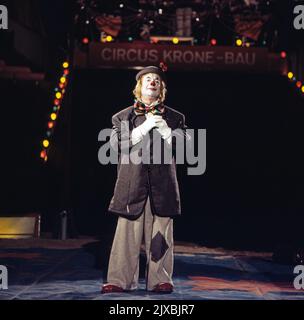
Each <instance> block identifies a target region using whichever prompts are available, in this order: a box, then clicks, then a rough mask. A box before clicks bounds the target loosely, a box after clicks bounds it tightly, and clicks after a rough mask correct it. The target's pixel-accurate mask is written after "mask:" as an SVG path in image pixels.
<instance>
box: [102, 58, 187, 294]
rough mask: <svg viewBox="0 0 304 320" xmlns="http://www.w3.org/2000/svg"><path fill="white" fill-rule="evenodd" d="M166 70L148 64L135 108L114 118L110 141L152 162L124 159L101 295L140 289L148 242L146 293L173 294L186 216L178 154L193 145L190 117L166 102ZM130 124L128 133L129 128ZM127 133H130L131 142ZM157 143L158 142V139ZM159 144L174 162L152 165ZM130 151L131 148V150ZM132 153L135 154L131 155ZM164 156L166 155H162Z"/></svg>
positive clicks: (111, 209)
mask: <svg viewBox="0 0 304 320" xmlns="http://www.w3.org/2000/svg"><path fill="white" fill-rule="evenodd" d="M165 71H166V66H165V65H164V64H162V65H161V68H159V67H155V66H149V67H146V68H144V69H142V70H141V71H140V72H138V73H137V75H136V80H137V84H136V87H135V89H134V91H133V93H134V95H135V98H136V99H135V103H134V105H132V106H130V107H128V108H126V109H124V110H122V111H120V112H118V113H117V114H115V115H114V116H113V118H112V123H113V130H112V135H111V139H110V143H111V145H112V146H113V148H116V150H118V153H119V154H120V155H121V154H122V153H123V149H124V148H123V143H122V140H123V139H127V142H128V146H130V148H131V149H132V150H133V148H135V147H136V146H138V145H141V149H140V151H139V152H138V154H139V155H142V157H144V153H145V154H148V157H147V158H148V160H151V161H150V163H149V161H140V162H138V161H132V159H131V160H130V161H129V163H127V162H123V161H122V159H123V156H120V158H119V164H118V174H117V181H116V185H115V190H114V195H113V198H112V200H111V203H110V206H109V212H111V213H114V214H116V215H118V221H117V227H116V232H115V236H114V240H113V243H112V249H111V254H110V260H109V267H108V274H107V283H106V284H104V285H103V286H102V289H101V292H102V293H113V292H127V291H133V290H136V289H137V288H138V278H139V257H140V249H141V244H142V242H143V241H144V243H145V251H146V257H147V264H146V270H145V276H146V290H148V291H152V292H159V293H171V292H172V291H173V288H174V284H173V280H172V275H173V264H174V255H173V218H174V217H176V216H178V215H180V214H181V207H180V195H179V187H178V182H177V177H176V164H175V159H174V153H173V152H174V150H175V151H176V149H177V147H178V142H177V140H178V139H177V138H179V139H180V141H183V142H185V141H188V140H189V136H188V135H187V133H186V126H185V117H184V115H183V114H181V113H180V112H178V111H176V110H174V109H172V108H169V107H167V106H166V105H165V104H164V101H165V98H166V92H167V89H166V77H165ZM126 126H127V130H125V129H124V127H126ZM126 134H127V135H128V136H127V138H126ZM157 139H158V140H157ZM155 141H160V142H161V144H160V146H161V147H162V148H163V149H164V150H169V149H170V148H171V151H172V150H173V151H172V152H171V163H167V162H165V163H164V161H163V159H162V162H157V163H153V159H154V158H153V153H155V152H158V150H156V151H155V148H152V145H153V144H155ZM130 148H129V149H130ZM127 149H128V148H127ZM131 153H132V152H131ZM163 153H164V152H163ZM146 160H147V159H146Z"/></svg>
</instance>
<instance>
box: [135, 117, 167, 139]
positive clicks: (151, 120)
mask: <svg viewBox="0 0 304 320" xmlns="http://www.w3.org/2000/svg"><path fill="white" fill-rule="evenodd" d="M162 120H163V119H162V117H161V116H155V115H153V114H149V115H147V120H146V121H145V122H144V123H143V124H141V125H140V126H138V127H137V128H135V129H134V130H133V131H132V137H131V140H132V144H133V145H135V144H137V143H138V142H140V141H141V140H142V139H143V137H144V136H145V135H147V134H148V133H149V131H151V130H152V129H153V128H157V126H158V124H159V123H160V122H162Z"/></svg>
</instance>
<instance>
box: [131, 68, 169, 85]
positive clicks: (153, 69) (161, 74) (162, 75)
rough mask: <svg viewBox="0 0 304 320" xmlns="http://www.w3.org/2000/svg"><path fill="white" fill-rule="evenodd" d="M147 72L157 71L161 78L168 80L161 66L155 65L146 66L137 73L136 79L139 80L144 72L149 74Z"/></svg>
mask: <svg viewBox="0 0 304 320" xmlns="http://www.w3.org/2000/svg"><path fill="white" fill-rule="evenodd" d="M147 73H156V74H158V75H159V76H160V77H161V79H162V80H163V81H164V82H166V75H165V73H164V71H163V70H162V69H161V68H159V67H155V66H148V67H145V68H144V69H142V70H140V71H139V72H138V73H137V75H136V81H138V80H139V79H140V77H141V76H143V75H144V74H147Z"/></svg>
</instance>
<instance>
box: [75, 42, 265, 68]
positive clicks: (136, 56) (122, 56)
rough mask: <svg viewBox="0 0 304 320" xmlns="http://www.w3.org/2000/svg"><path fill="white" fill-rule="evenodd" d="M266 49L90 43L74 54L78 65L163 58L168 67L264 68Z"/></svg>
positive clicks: (148, 62) (147, 61) (121, 64)
mask: <svg viewBox="0 0 304 320" xmlns="http://www.w3.org/2000/svg"><path fill="white" fill-rule="evenodd" d="M268 58H269V55H268V50H267V49H265V48H243V47H242V48H237V47H215V46H186V45H180V46H174V45H153V44H146V43H144V44H141V43H139V44H137V43H136V44H129V43H110V44H102V43H91V44H90V47H89V52H88V54H87V56H86V58H84V57H83V59H81V55H78V59H77V56H76V65H77V66H78V67H88V68H103V67H127V68H130V67H133V68H134V67H142V66H147V65H157V64H159V63H160V62H161V61H163V62H165V63H166V64H167V65H168V66H169V68H170V69H171V70H173V69H175V70H246V71H252V72H260V71H267V70H268V66H269V61H268Z"/></svg>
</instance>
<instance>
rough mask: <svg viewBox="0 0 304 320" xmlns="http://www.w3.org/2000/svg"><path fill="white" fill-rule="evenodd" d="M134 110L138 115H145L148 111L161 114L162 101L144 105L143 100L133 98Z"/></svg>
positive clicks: (162, 108)
mask: <svg viewBox="0 0 304 320" xmlns="http://www.w3.org/2000/svg"><path fill="white" fill-rule="evenodd" d="M134 110H135V112H136V113H137V114H138V115H145V114H147V113H150V112H151V113H152V114H154V115H162V114H163V113H164V111H165V107H164V104H163V103H162V102H160V103H158V104H156V105H154V106H151V107H150V106H146V105H145V104H144V103H143V102H141V101H139V100H135V103H134Z"/></svg>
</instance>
